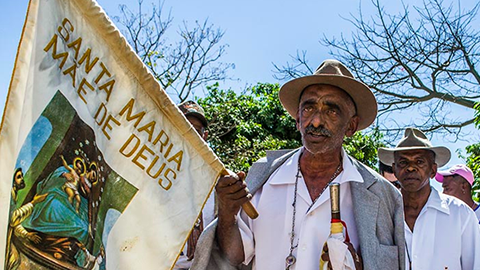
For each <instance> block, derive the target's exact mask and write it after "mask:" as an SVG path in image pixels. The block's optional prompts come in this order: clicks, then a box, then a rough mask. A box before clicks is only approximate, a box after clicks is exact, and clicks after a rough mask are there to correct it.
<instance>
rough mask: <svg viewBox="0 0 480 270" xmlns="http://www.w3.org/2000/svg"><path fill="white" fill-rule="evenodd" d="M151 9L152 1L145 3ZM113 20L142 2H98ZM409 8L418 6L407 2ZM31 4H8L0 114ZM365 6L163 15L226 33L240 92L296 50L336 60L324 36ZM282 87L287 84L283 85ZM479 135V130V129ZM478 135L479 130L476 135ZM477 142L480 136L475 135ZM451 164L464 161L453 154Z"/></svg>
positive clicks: (193, 3)
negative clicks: (121, 10) (121, 9)
mask: <svg viewBox="0 0 480 270" xmlns="http://www.w3.org/2000/svg"><path fill="white" fill-rule="evenodd" d="M144 1H145V3H144V6H145V8H146V7H149V3H151V1H149V0H144ZM98 2H99V4H100V5H101V6H102V7H103V8H104V9H105V10H106V12H107V14H108V15H109V16H115V15H118V14H119V10H118V5H119V4H126V5H127V6H129V7H130V8H131V9H135V8H136V6H137V0H119V1H113V0H98ZM383 2H384V3H388V6H387V10H388V11H389V13H396V12H397V11H399V10H400V8H401V5H400V3H401V2H400V1H386V0H385V1H383ZM404 2H405V3H407V4H410V5H411V4H412V3H418V2H419V1H418V0H417V1H415V0H404ZM471 3H475V0H462V4H464V5H471ZM27 5H28V3H27V1H25V0H24V1H4V2H3V3H2V16H0V36H1V39H2V41H1V42H0V58H1V59H2V61H1V63H2V64H1V65H0V110H1V111H2V112H1V113H0V114H3V107H4V103H5V99H6V96H7V91H8V86H9V83H10V78H11V73H12V70H13V65H14V61H15V54H16V50H17V46H18V42H19V39H20V35H21V31H22V26H23V22H24V18H25V14H26V10H27ZM360 6H362V12H363V13H364V15H369V14H372V4H371V2H370V1H369V0H364V1H362V2H360V1H358V0H336V1H318V0H298V1H290V0H276V1H273V0H264V1H258V0H256V1H253V0H244V1H220V0H203V1H198V0H165V1H164V12H168V11H171V14H172V16H173V17H174V22H173V25H172V27H173V28H172V30H176V29H178V27H179V25H180V24H181V23H182V21H187V22H189V23H191V24H193V23H194V22H195V20H198V21H203V20H205V19H208V20H209V22H210V23H212V24H214V25H215V26H217V27H220V28H221V29H223V30H225V32H226V33H225V35H224V38H223V40H222V41H223V43H225V44H228V46H229V47H228V48H227V53H226V55H225V56H224V57H223V60H222V61H224V62H231V63H234V64H235V69H234V70H232V72H231V74H230V75H232V76H234V77H236V78H238V79H239V81H235V82H234V81H227V82H222V83H221V86H222V87H231V88H232V89H235V90H238V91H240V90H242V89H244V86H245V85H252V84H256V83H257V82H271V83H274V82H277V81H276V80H275V79H274V78H273V76H272V75H273V72H272V70H273V65H272V63H276V64H280V65H282V64H285V63H286V62H287V61H289V60H290V55H294V54H295V53H296V51H297V50H307V51H308V56H309V59H310V64H311V66H314V67H316V66H317V65H319V64H320V63H321V62H322V61H323V60H324V59H327V58H331V57H330V56H329V55H328V49H327V48H325V47H322V46H321V45H320V44H319V40H320V37H321V36H322V35H323V34H325V35H326V36H328V37H333V36H337V37H338V36H340V35H341V34H343V35H345V36H349V35H350V33H351V32H352V31H353V27H352V25H351V23H350V22H348V21H347V20H345V18H351V14H358V9H359V7H360ZM280 83H282V82H280ZM474 132H475V131H474ZM477 133H478V132H477ZM441 139H442V138H434V143H435V144H443V145H446V146H448V147H450V148H451V149H452V150H455V149H457V148H463V147H464V146H465V145H467V144H469V143H467V142H457V143H455V144H452V143H448V142H443V141H442V140H441ZM475 140H476V141H478V136H476V137H475ZM453 156H454V158H453V160H452V161H451V162H450V163H449V165H453V164H455V163H458V162H462V161H461V160H460V159H458V158H457V157H456V154H454V155H453Z"/></svg>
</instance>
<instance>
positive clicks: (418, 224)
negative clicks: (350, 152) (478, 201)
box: [378, 128, 480, 270]
mask: <svg viewBox="0 0 480 270" xmlns="http://www.w3.org/2000/svg"><path fill="white" fill-rule="evenodd" d="M450 155H451V154H450V150H448V148H446V147H443V146H432V144H431V142H430V141H429V140H428V139H427V137H426V136H425V134H424V133H423V132H421V131H420V130H418V129H416V128H407V129H406V130H405V135H404V137H403V138H402V139H401V140H400V142H399V143H398V144H397V146H396V147H395V148H380V149H378V157H379V159H380V160H381V161H382V162H383V163H385V164H387V165H388V164H393V165H392V167H393V171H394V173H395V176H396V177H397V179H398V181H400V184H401V186H402V187H401V189H400V191H401V193H402V197H403V205H404V212H405V223H406V225H407V226H405V240H406V243H407V249H406V253H407V262H406V263H407V266H406V269H413V270H417V269H463V270H472V269H480V227H479V226H478V220H477V218H476V216H475V214H474V213H473V211H472V210H471V209H470V208H469V207H468V206H467V205H466V204H465V203H463V202H462V201H460V200H459V199H457V198H455V197H452V196H448V195H444V194H441V193H439V192H438V191H437V190H435V188H434V187H432V186H430V178H433V177H435V174H436V173H437V167H438V166H443V165H445V164H446V163H447V162H448V161H449V160H450Z"/></svg>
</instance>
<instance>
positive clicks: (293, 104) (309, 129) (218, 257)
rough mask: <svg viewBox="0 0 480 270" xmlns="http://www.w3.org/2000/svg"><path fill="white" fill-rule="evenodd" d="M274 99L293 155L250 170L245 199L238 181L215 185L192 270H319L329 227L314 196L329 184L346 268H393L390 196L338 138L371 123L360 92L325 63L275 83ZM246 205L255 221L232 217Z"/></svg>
mask: <svg viewBox="0 0 480 270" xmlns="http://www.w3.org/2000/svg"><path fill="white" fill-rule="evenodd" d="M279 97H280V101H281V102H282V104H283V106H284V107H285V109H286V110H287V111H288V112H289V114H290V115H291V116H292V117H294V118H295V119H296V122H297V128H298V130H299V131H300V133H301V135H302V143H303V147H301V148H300V149H296V150H294V151H290V152H286V151H283V152H270V153H267V157H266V158H264V159H262V160H260V161H259V162H257V163H255V164H254V165H253V166H252V168H251V169H250V172H249V175H248V178H247V182H248V183H249V188H250V192H251V193H250V192H249V190H248V189H247V188H246V185H245V183H244V182H243V181H242V179H243V178H244V176H245V175H244V174H243V173H238V175H234V176H226V177H222V178H220V179H219V181H218V184H217V187H216V191H217V196H218V202H219V209H218V221H217V222H216V223H213V224H211V226H209V228H208V229H207V231H206V232H204V234H203V235H202V238H201V239H200V243H201V245H200V246H199V247H198V248H197V253H196V254H195V260H194V264H193V266H192V269H209V270H210V269H261V270H264V269H297V270H303V269H319V262H320V256H321V253H322V247H323V244H324V243H325V241H326V240H327V238H328V236H329V231H330V230H329V229H330V219H331V215H330V194H329V192H324V191H325V190H326V189H327V187H328V185H329V184H330V183H331V182H332V181H335V182H338V183H340V187H341V192H340V193H341V196H340V205H341V215H342V219H343V220H344V221H345V223H346V226H347V228H348V233H349V236H350V242H349V243H348V245H349V250H350V252H351V254H352V258H355V259H356V260H355V266H354V267H355V268H356V269H362V267H363V269H403V267H404V256H405V254H404V250H405V247H404V235H403V215H402V209H403V208H402V199H401V196H400V193H399V192H398V190H396V189H395V188H394V187H393V186H392V185H390V184H389V183H388V182H387V181H386V180H385V179H383V178H382V177H380V176H379V175H378V174H376V173H375V172H373V171H372V170H371V169H369V168H367V167H366V166H364V165H363V164H361V163H359V162H358V161H356V160H353V159H352V158H351V157H349V156H348V155H347V154H346V153H345V151H344V150H343V148H342V143H343V139H344V137H345V136H352V135H353V134H354V133H355V132H356V131H357V130H361V129H364V128H366V127H368V126H369V125H370V124H371V123H372V122H373V120H374V119H375V116H376V113H377V104H376V100H375V97H374V96H373V94H372V92H371V91H370V89H369V88H368V87H367V86H366V85H365V84H363V83H361V82H360V81H358V80H356V79H355V78H354V77H353V75H352V74H351V73H350V71H349V70H348V69H347V68H346V67H345V66H344V65H343V64H342V63H340V62H338V61H336V60H327V61H325V62H323V63H322V64H321V65H320V67H319V68H318V69H317V71H316V72H315V73H314V74H313V75H311V76H305V77H301V78H297V79H294V80H291V81H289V82H287V83H286V84H285V85H283V86H282V88H281V89H280V93H279ZM285 153H286V154H285ZM282 154H284V155H282ZM279 155H280V156H279ZM251 194H253V197H252V195H251ZM251 197H252V199H251V202H252V203H253V205H254V206H255V207H256V208H257V210H258V212H259V214H260V215H259V217H258V218H257V219H255V220H251V219H248V217H247V216H246V215H245V213H244V212H243V210H242V211H240V213H238V211H239V210H240V206H241V205H242V204H243V203H245V202H247V201H248V200H249V199H250V198H251ZM237 213H238V214H237ZM359 254H361V255H362V257H363V265H362V263H361V260H360V259H359V256H358V255H359ZM323 258H324V256H322V259H323ZM327 259H328V256H327Z"/></svg>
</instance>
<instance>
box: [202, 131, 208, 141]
mask: <svg viewBox="0 0 480 270" xmlns="http://www.w3.org/2000/svg"><path fill="white" fill-rule="evenodd" d="M207 137H208V130H205V131H204V132H203V136H202V138H203V140H204V141H207Z"/></svg>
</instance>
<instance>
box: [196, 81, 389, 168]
mask: <svg viewBox="0 0 480 270" xmlns="http://www.w3.org/2000/svg"><path fill="white" fill-rule="evenodd" d="M279 90H280V87H279V85H278V84H269V83H258V84H257V85H255V86H253V87H251V88H248V89H246V90H245V91H244V92H243V93H241V94H236V93H235V92H234V91H233V90H231V89H229V90H222V89H219V85H218V84H214V85H212V86H209V87H207V94H206V96H205V97H204V98H201V99H199V100H198V103H199V104H200V105H201V106H202V107H203V108H204V109H205V114H206V117H207V119H209V122H210V124H209V127H208V131H209V135H208V143H209V145H210V147H211V148H212V149H213V151H214V152H215V153H216V154H217V155H218V157H219V158H220V160H222V162H223V163H224V164H225V165H226V166H227V168H229V169H231V170H233V171H240V170H242V171H245V172H247V171H248V169H249V168H250V166H251V165H252V164H253V162H255V161H256V160H258V159H259V158H260V157H264V156H265V155H266V151H267V150H278V149H295V148H298V147H300V146H301V136H300V133H299V132H298V131H297V128H296V124H295V120H294V119H293V118H292V117H291V116H290V115H289V114H288V113H287V111H285V109H284V108H283V107H282V105H281V103H280V101H279V99H278V91H279ZM380 139H381V135H380V133H379V132H378V131H375V132H374V133H372V135H362V134H361V133H360V132H357V133H356V134H355V136H354V137H352V138H348V139H347V140H346V146H345V149H346V151H347V153H349V154H350V155H352V156H353V157H355V158H356V159H358V160H360V161H362V162H363V163H365V164H367V165H369V166H371V167H373V168H376V164H377V147H379V146H381V145H382V144H381V143H379V140H380Z"/></svg>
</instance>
